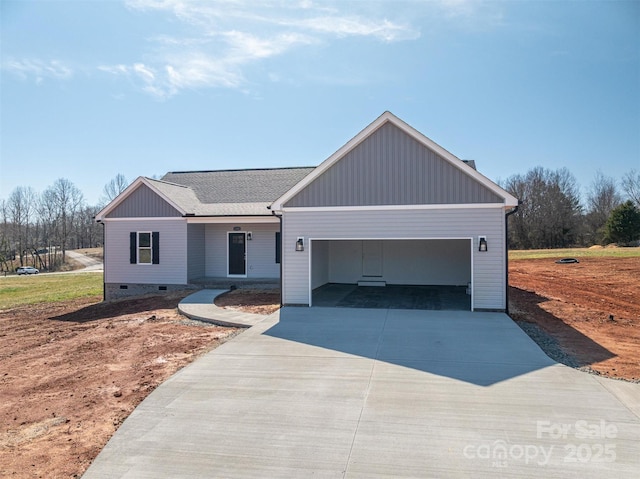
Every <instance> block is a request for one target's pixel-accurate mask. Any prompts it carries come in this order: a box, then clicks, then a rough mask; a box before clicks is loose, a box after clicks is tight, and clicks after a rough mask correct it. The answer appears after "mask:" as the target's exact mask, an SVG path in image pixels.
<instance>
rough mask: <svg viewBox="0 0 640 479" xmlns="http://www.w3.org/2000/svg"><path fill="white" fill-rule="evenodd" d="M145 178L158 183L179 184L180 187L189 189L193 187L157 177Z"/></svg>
mask: <svg viewBox="0 0 640 479" xmlns="http://www.w3.org/2000/svg"><path fill="white" fill-rule="evenodd" d="M143 178H144V179H146V180H149V181H155V182H156V183H163V184H165V185H171V186H179V187H180V188H187V189H189V190H190V189H192V188H191V187H190V186H187V185H181V184H180V183H173V182H172V181H165V180H156V179H155V178H149V177H148V176H144V177H143Z"/></svg>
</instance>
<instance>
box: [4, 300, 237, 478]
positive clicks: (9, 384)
mask: <svg viewBox="0 0 640 479" xmlns="http://www.w3.org/2000/svg"><path fill="white" fill-rule="evenodd" d="M184 296H185V294H182V295H173V296H167V297H147V298H141V299H135V300H126V301H117V302H106V303H101V302H99V300H100V298H91V299H83V300H76V301H69V302H64V303H54V304H44V305H38V306H29V307H27V308H20V309H14V310H5V311H0V365H1V367H0V424H2V428H1V429H0V477H3V478H18V477H19V478H27V477H28V478H32V477H42V478H47V479H49V478H69V477H80V475H81V474H82V473H83V472H84V471H85V470H86V468H87V467H88V466H89V464H90V463H91V461H92V460H93V459H94V458H95V457H96V456H97V454H98V453H99V452H100V450H101V449H102V447H103V446H104V445H105V444H106V443H107V441H108V440H109V438H110V437H111V436H112V435H113V433H114V432H115V431H116V429H117V428H118V426H119V425H120V424H121V423H122V422H123V421H124V419H125V418H126V417H127V416H128V415H129V414H130V413H131V412H132V411H133V409H134V408H135V407H136V406H137V405H138V404H139V403H140V402H141V401H142V400H143V399H144V398H145V397H146V396H147V395H148V394H149V393H150V392H151V391H153V389H155V388H156V387H157V386H158V385H159V384H160V383H162V382H163V381H165V380H166V379H167V378H168V377H169V376H171V375H172V374H173V373H175V372H176V371H177V370H178V369H180V368H182V367H183V366H184V365H186V364H187V363H189V362H191V361H193V360H194V359H195V358H196V357H198V356H200V355H201V354H203V353H205V352H206V351H209V350H211V349H212V348H215V347H216V346H218V345H219V344H221V343H222V342H224V341H225V340H227V339H229V338H230V337H232V336H233V335H234V334H235V333H236V331H237V330H236V329H234V328H223V327H220V326H214V325H211V324H207V323H201V322H195V321H190V320H187V319H186V318H185V317H184V316H181V315H180V314H179V313H178V312H177V310H176V306H177V303H178V301H179V299H181V298H182V297H184Z"/></svg>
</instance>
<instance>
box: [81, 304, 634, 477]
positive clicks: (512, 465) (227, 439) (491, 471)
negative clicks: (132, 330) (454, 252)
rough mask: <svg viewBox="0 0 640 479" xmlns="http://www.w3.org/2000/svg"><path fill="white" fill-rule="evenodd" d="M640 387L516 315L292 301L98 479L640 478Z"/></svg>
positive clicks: (155, 399) (176, 400)
mask: <svg viewBox="0 0 640 479" xmlns="http://www.w3.org/2000/svg"><path fill="white" fill-rule="evenodd" d="M639 413H640V385H638V384H630V383H624V382H620V381H614V380H607V379H603V378H599V377H596V376H592V375H589V374H586V373H583V372H580V371H576V370H574V369H571V368H568V367H565V366H562V365H559V364H556V363H554V362H553V361H551V360H550V359H549V358H548V357H547V356H546V355H545V354H544V353H543V352H542V351H541V350H540V349H539V348H538V347H537V345H536V344H535V343H533V342H532V341H531V340H530V339H529V337H528V336H527V335H526V334H524V333H523V332H522V331H521V330H520V329H519V328H518V326H517V325H515V324H514V323H513V321H511V320H510V319H509V318H508V317H507V316H506V315H504V314H500V313H468V312H466V313H465V312H449V311H447V312H445V311H417V310H413V311H401V310H380V309H378V310H371V309H339V308H284V309H282V310H281V311H280V312H278V313H275V314H273V315H271V316H269V317H268V318H266V319H265V320H263V321H261V322H260V323H258V324H257V325H256V326H254V327H252V328H250V329H248V330H247V331H245V332H243V333H242V334H240V335H238V336H236V337H235V338H234V339H233V340H231V341H229V342H227V343H225V344H223V345H222V346H220V347H219V348H217V349H215V350H213V351H211V352H210V353H208V354H207V355H205V356H203V357H202V358H200V359H198V360H197V361H196V362H194V363H192V364H191V365H189V366H187V367H186V368H184V369H182V370H181V371H180V372H178V373H177V374H176V375H174V376H173V377H171V378H170V379H169V380H168V381H166V382H165V383H164V384H162V385H161V386H160V387H158V388H157V389H156V390H155V391H154V392H153V393H152V394H151V395H150V396H149V397H148V398H147V399H146V400H145V401H144V402H143V403H142V404H140V406H138V408H136V410H135V411H134V412H133V413H132V414H131V416H130V417H129V418H128V419H127V420H126V421H125V422H124V424H123V425H122V426H121V427H120V429H119V430H118V431H117V433H116V434H115V435H114V437H113V438H112V439H111V440H110V441H109V443H108V444H107V446H106V447H105V448H104V450H103V451H102V452H101V454H100V455H99V456H98V457H97V459H96V460H95V461H94V463H93V464H92V466H91V467H90V468H89V470H88V471H87V472H86V474H85V475H84V476H83V477H84V478H85V479H98V478H110V479H111V478H136V479H140V478H154V479H158V478H178V477H179V478H214V477H215V478H217V477H224V478H256V477H264V478H267V477H268V478H306V477H314V478H351V479H353V478H392V477H394V478H397V477H401V478H409V477H413V478H416V477H420V478H422V477H474V478H478V477H479V478H495V477H510V478H511V477H544V478H567V477H580V478H601V477H615V478H616V479H623V478H632V477H633V478H635V477H637V475H638V471H639V470H640V455H639V454H638V451H639V450H640V418H639Z"/></svg>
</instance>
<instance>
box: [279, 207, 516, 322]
mask: <svg viewBox="0 0 640 479" xmlns="http://www.w3.org/2000/svg"><path fill="white" fill-rule="evenodd" d="M283 229H284V230H283V234H282V242H283V264H282V267H283V302H284V303H285V304H308V303H309V281H310V275H309V273H310V272H309V250H310V249H311V248H308V247H305V251H303V252H296V251H295V248H294V246H295V241H296V238H297V237H298V236H303V237H305V241H306V242H307V243H308V241H309V239H313V238H317V239H349V238H350V239H399V238H404V239H407V238H412V239H418V238H431V239H436V238H472V239H473V247H472V251H473V255H472V258H473V274H474V308H475V309H505V290H504V284H505V257H504V256H505V250H504V247H505V246H504V211H503V209H502V208H497V207H493V208H470V209H463V208H460V209H448V208H443V209H426V210H384V211H333V212H332V211H306V212H299V211H295V210H289V211H287V212H286V213H285V217H284V221H283ZM480 235H482V236H486V237H487V241H488V245H489V250H488V251H487V252H486V253H479V252H478V236H480ZM320 279H321V278H314V283H318V282H319V281H320Z"/></svg>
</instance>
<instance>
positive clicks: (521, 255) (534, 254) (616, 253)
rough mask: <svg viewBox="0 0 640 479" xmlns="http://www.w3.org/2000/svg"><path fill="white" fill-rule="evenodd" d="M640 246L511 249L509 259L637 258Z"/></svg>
mask: <svg viewBox="0 0 640 479" xmlns="http://www.w3.org/2000/svg"><path fill="white" fill-rule="evenodd" d="M635 257H640V248H638V247H635V248H597V249H590V248H566V249H531V250H515V251H509V259H536V258H635Z"/></svg>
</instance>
